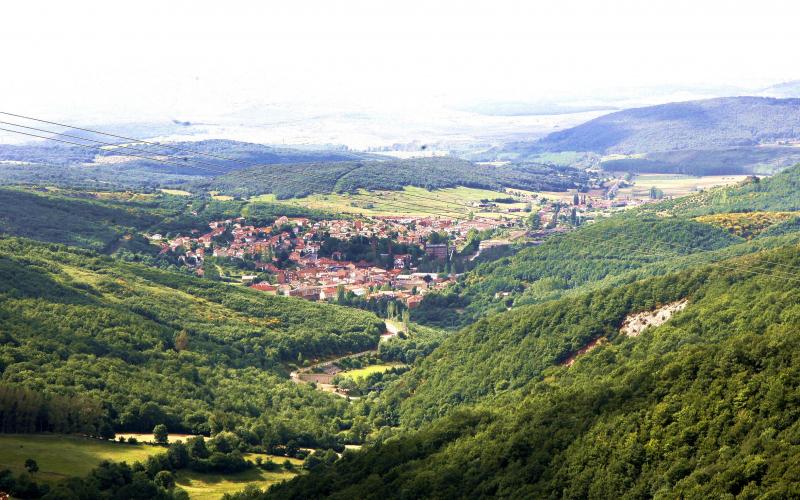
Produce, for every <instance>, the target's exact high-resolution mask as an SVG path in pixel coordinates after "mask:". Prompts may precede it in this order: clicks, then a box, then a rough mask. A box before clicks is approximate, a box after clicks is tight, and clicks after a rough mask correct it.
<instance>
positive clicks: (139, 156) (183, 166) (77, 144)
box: [0, 128, 205, 170]
mask: <svg viewBox="0 0 800 500" xmlns="http://www.w3.org/2000/svg"><path fill="white" fill-rule="evenodd" d="M0 130H2V131H4V132H11V133H13V134H21V135H27V136H29V137H37V138H39V139H46V140H48V141H55V142H62V143H64V144H72V145H73V146H80V147H82V148H87V149H97V146H91V145H89V144H81V143H78V142H72V141H65V140H63V139H56V138H55V137H46V136H43V135H37V134H29V133H28V132H20V131H19V130H11V129H7V128H0ZM127 156H134V157H136V158H141V159H143V160H148V161H154V162H159V163H165V164H167V165H175V166H178V167H182V168H187V167H189V168H191V166H190V165H184V164H181V163H175V162H172V161H169V160H163V159H160V158H152V157H149V156H142V155H135V154H131V153H128V154H127ZM194 168H201V167H194ZM203 170H205V169H203Z"/></svg>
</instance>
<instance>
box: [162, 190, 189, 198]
mask: <svg viewBox="0 0 800 500" xmlns="http://www.w3.org/2000/svg"><path fill="white" fill-rule="evenodd" d="M161 192H162V193H164V194H171V195H173V196H191V195H192V193H190V192H189V191H183V190H182V189H161Z"/></svg>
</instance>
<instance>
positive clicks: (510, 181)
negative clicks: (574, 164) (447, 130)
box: [188, 157, 586, 199]
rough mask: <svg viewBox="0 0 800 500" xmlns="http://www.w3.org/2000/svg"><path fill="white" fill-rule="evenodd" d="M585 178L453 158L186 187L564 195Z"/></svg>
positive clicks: (265, 174) (304, 169) (232, 191)
mask: <svg viewBox="0 0 800 500" xmlns="http://www.w3.org/2000/svg"><path fill="white" fill-rule="evenodd" d="M585 177H586V176H585V174H583V173H581V172H578V171H577V170H575V169H572V168H569V167H556V166H545V165H533V164H532V165H504V166H481V165H476V164H474V163H471V162H468V161H465V160H459V159H456V158H449V157H448V158H436V157H435V158H417V159H411V160H395V159H387V160H384V161H349V162H326V163H305V164H297V165H280V166H270V165H268V166H260V167H254V168H247V169H242V170H237V171H235V172H231V173H229V174H226V175H223V176H219V177H216V178H214V179H211V180H208V181H198V182H196V183H193V184H190V185H189V187H188V189H190V190H195V191H197V190H206V191H219V192H221V193H224V194H228V195H235V196H243V197H246V196H253V195H259V194H267V193H273V194H275V195H276V197H277V198H279V199H284V198H298V197H304V196H308V195H310V194H314V193H334V192H335V193H342V192H346V193H351V192H356V191H358V190H359V189H367V190H395V191H396V190H401V189H403V187H405V186H417V187H424V188H426V189H437V188H446V187H455V186H466V187H473V188H482V189H492V190H498V189H501V188H503V187H514V188H519V189H529V190H532V191H538V190H545V191H563V190H566V189H568V188H574V187H577V186H578V185H580V184H581V183H582V182H584V180H585Z"/></svg>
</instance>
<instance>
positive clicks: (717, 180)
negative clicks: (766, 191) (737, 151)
mask: <svg viewBox="0 0 800 500" xmlns="http://www.w3.org/2000/svg"><path fill="white" fill-rule="evenodd" d="M746 177H747V176H745V175H704V176H700V177H697V176H693V175H680V174H639V175H637V176H636V177H634V179H633V186H631V187H627V188H622V189H620V190H619V194H618V197H619V198H626V197H631V198H635V199H649V198H650V188H652V187H655V188H656V189H660V190H661V191H663V192H664V196H665V197H673V198H677V197H680V196H686V195H689V194H692V193H697V192H700V191H705V190H707V189H711V188H713V187H718V186H728V185H731V184H736V183H739V182H741V181H743V180H744V179H745V178H746Z"/></svg>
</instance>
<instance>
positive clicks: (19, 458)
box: [0, 434, 164, 482]
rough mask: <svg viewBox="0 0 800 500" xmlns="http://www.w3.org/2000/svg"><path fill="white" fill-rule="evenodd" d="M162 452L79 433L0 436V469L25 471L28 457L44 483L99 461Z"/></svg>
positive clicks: (82, 471) (125, 459) (80, 471)
mask: <svg viewBox="0 0 800 500" xmlns="http://www.w3.org/2000/svg"><path fill="white" fill-rule="evenodd" d="M163 452H164V448H159V447H155V446H147V445H142V444H123V443H114V442H111V441H101V440H99V439H91V438H85V437H80V436H61V435H54V434H2V435H0V469H11V470H12V471H13V472H15V473H17V474H19V473H21V472H24V470H25V467H24V463H25V460H26V459H28V458H32V459H34V460H36V462H37V463H38V464H39V472H37V473H36V479H40V480H42V481H46V482H52V481H58V480H61V479H65V478H67V477H70V476H84V475H86V474H88V473H89V471H91V470H92V468H94V467H95V466H97V465H98V464H99V463H100V462H102V461H103V460H113V461H115V462H128V463H129V464H131V463H133V462H136V461H142V460H146V459H147V457H149V456H150V455H155V454H157V453H163Z"/></svg>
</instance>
